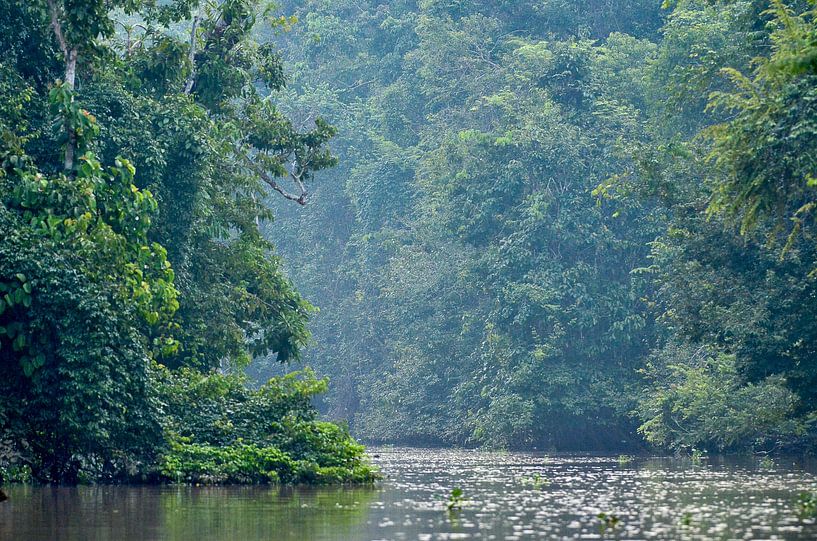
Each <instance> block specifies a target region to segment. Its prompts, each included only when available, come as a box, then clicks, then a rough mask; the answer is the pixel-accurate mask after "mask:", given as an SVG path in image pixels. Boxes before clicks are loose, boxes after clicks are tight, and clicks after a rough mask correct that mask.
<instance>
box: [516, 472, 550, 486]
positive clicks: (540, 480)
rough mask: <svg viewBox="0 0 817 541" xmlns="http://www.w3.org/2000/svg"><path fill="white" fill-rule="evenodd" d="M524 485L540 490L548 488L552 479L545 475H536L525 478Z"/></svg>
mask: <svg viewBox="0 0 817 541" xmlns="http://www.w3.org/2000/svg"><path fill="white" fill-rule="evenodd" d="M522 484H523V485H529V486H532V487H533V488H535V489H537V490H538V489H541V488H545V487H546V486H548V485H549V484H550V479H548V478H547V477H545V476H543V475H540V474H538V473H535V474H533V475H532V476H530V477H524V478H523V479H522Z"/></svg>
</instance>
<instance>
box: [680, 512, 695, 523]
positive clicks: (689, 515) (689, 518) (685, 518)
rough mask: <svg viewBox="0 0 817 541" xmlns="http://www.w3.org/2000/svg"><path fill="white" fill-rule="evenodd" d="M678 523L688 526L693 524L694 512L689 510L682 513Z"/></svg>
mask: <svg viewBox="0 0 817 541" xmlns="http://www.w3.org/2000/svg"><path fill="white" fill-rule="evenodd" d="M678 524H680V525H681V526H686V527H689V526H692V513H690V512H689V511H687V512H686V513H684V514H683V515H681V518H680V519H679V520H678Z"/></svg>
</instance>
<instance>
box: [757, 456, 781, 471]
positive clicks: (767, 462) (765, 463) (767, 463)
mask: <svg viewBox="0 0 817 541" xmlns="http://www.w3.org/2000/svg"><path fill="white" fill-rule="evenodd" d="M759 466H760V469H762V470H771V469H774V467H775V466H777V464H776V463H775V461H774V459H773V458H772V457H770V456H769V455H766V456H764V457H763V458H761V459H760V464H759Z"/></svg>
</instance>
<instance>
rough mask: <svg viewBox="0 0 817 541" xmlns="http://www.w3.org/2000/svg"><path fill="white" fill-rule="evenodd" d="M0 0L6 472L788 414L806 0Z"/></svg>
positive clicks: (801, 282) (619, 439)
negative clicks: (294, 369) (290, 370)
mask: <svg viewBox="0 0 817 541" xmlns="http://www.w3.org/2000/svg"><path fill="white" fill-rule="evenodd" d="M0 13H2V14H3V17H1V18H0V135H1V137H0V299H2V300H0V370H2V373H0V375H2V377H0V476H4V477H6V478H14V479H20V478H26V477H33V478H35V479H37V480H40V481H47V482H48V481H50V482H77V481H94V480H105V481H116V480H143V481H154V482H205V483H278V482H320V483H322V482H367V481H370V480H372V479H374V478H375V476H376V474H375V473H374V472H373V471H372V469H371V468H370V467H369V466H368V465H367V463H366V461H365V458H364V454H363V448H362V447H361V446H359V445H358V444H357V443H355V442H354V440H352V439H351V436H350V434H349V430H347V428H345V427H346V426H347V425H348V427H349V429H350V430H351V433H352V434H354V435H356V436H357V437H360V438H362V439H364V440H366V441H375V442H401V443H422V444H429V443H433V444H447V445H451V444H455V445H482V446H487V447H496V448H538V449H558V450H621V449H638V448H644V447H646V446H654V447H658V448H663V449H668V450H675V451H679V452H687V451H691V450H692V449H697V450H699V451H700V450H710V451H744V450H755V451H763V452H770V451H793V450H813V449H814V447H815V443H816V442H815V435H816V434H817V433H815V428H814V423H815V420H817V409H816V408H815V405H814V404H816V403H817V401H815V399H817V391H815V384H816V383H817V322H815V318H814V310H813V306H814V302H815V300H816V299H817V230H816V229H815V219H814V214H815V212H817V194H816V193H815V192H814V190H815V189H817V152H816V151H817V2H815V1H812V0H809V1H806V0H786V1H782V0H677V1H671V0H667V1H665V2H664V3H663V5H661V4H660V3H659V2H658V1H657V0H636V1H632V0H630V1H623V0H585V1H573V2H570V1H565V0H520V1H513V2H510V1H491V2H488V1H483V0H418V1H414V2H411V1H402V0H400V1H395V2H383V1H380V0H377V1H375V0H355V1H350V0H306V1H303V2H292V1H290V0H284V1H283V2H281V3H279V4H277V5H274V6H273V5H269V4H267V3H266V2H262V1H260V0H209V1H204V0H36V1H33V2H31V1H18V0H0ZM330 147H331V150H330ZM273 217H274V218H275V220H274V221H273ZM276 253H279V254H281V256H282V257H280V258H279V256H278V255H276ZM311 303H314V305H317V306H318V307H319V308H320V311H318V309H316V308H315V306H313V304H311ZM282 361H283V362H294V363H299V362H303V363H306V364H308V365H309V366H311V367H313V368H314V370H315V372H314V373H313V372H312V371H310V370H304V371H302V372H300V373H297V374H294V375H284V372H285V371H286V368H287V366H288V365H284V366H283V367H282V366H281V364H280V363H281V362H282ZM324 377H328V378H329V380H331V385H330V386H328V387H327V382H326V380H325V379H323V378H324ZM270 378H271V379H270ZM324 393H325V394H324ZM313 401H314V402H315V403H317V404H318V407H319V408H320V409H321V410H322V412H323V413H324V414H325V415H326V416H327V417H328V418H330V419H334V420H336V421H342V423H341V424H340V425H338V424H333V423H330V422H324V421H321V420H319V417H318V411H317V410H316V407H315V406H313Z"/></svg>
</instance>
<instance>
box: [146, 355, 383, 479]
mask: <svg viewBox="0 0 817 541" xmlns="http://www.w3.org/2000/svg"><path fill="white" fill-rule="evenodd" d="M157 381H158V385H157V391H158V393H159V395H160V397H161V401H162V403H163V405H164V407H165V408H166V409H167V411H169V412H173V413H171V414H170V415H168V416H167V417H166V418H165V421H164V428H165V432H166V434H167V439H168V444H167V446H166V448H165V449H164V450H163V452H162V454H161V456H160V458H159V479H161V480H162V481H165V482H189V483H248V484H263V483H279V482H280V483H314V484H326V483H369V482H372V481H374V480H376V479H377V478H378V474H377V472H376V471H375V469H374V468H373V467H372V466H370V465H369V464H368V463H367V461H366V459H365V454H364V448H363V446H362V445H360V444H358V443H356V442H355V441H354V440H353V439H352V438H351V436H350V435H349V432H348V431H347V430H346V429H345V428H343V427H341V426H338V425H336V424H334V423H329V422H325V421H319V420H317V412H316V410H315V408H314V407H313V406H312V403H311V399H312V397H313V396H314V395H316V394H318V393H322V392H325V391H326V388H327V381H326V380H325V379H316V378H315V375H314V373H313V372H312V371H311V370H305V371H302V372H296V373H293V374H289V375H286V376H282V377H278V378H272V379H271V380H269V381H268V382H267V383H266V384H265V385H263V386H262V387H261V388H259V389H251V388H250V387H249V386H248V385H247V381H246V378H245V377H244V376H239V375H223V374H219V373H210V374H204V373H201V372H198V371H196V370H178V371H171V370H168V369H166V368H163V367H160V368H159V369H158V370H157Z"/></svg>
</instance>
